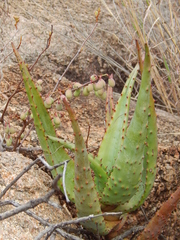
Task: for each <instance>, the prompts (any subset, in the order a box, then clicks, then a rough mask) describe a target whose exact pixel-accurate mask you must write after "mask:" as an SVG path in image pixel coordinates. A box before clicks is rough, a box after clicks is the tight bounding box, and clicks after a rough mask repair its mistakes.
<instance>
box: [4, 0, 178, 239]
mask: <svg viewBox="0 0 180 240" xmlns="http://www.w3.org/2000/svg"><path fill="white" fill-rule="evenodd" d="M32 2H33V3H32ZM52 2H53V3H52ZM107 2H108V1H107ZM109 2H110V1H109ZM72 5H73V6H74V7H73V11H72V8H71V6H72ZM99 5H100V7H101V11H102V14H103V16H104V18H101V19H100V24H101V28H100V27H99V28H98V31H97V32H96V33H95V34H94V35H93V38H92V39H91V42H90V44H93V45H94V46H96V49H95V51H97V50H99V51H101V52H103V53H105V54H107V55H108V53H110V52H108V51H109V48H108V44H107V42H108V41H110V43H111V46H113V48H114V49H115V51H116V52H117V54H119V55H121V54H122V55H123V56H124V58H126V57H127V56H126V54H125V52H124V48H123V46H122V48H121V47H119V45H117V42H118V40H117V38H116V36H115V35H114V34H116V33H118V28H117V24H116V23H115V22H114V21H112V19H111V18H110V14H109V13H108V12H107V11H106V10H105V8H104V7H103V5H101V4H100V1H86V5H84V1H68V5H64V4H63V1H62V3H61V2H60V1H41V0H39V1H31V3H30V1H21V0H18V1H2V2H1V3H0V7H1V8H0V14H1V18H0V23H1V42H0V44H1V45H0V48H1V53H0V54H1V55H0V56H1V59H0V60H1V82H0V89H1V90H0V112H1V113H2V112H3V109H4V107H5V104H6V102H7V100H8V97H10V96H11V94H12V93H13V91H14V90H15V88H16V86H17V84H18V82H19V81H20V73H19V69H18V66H17V63H16V61H15V58H14V56H13V55H12V54H11V55H10V56H8V54H9V53H11V45H10V42H11V41H13V42H14V43H15V44H16V46H17V45H18V44H19V40H20V36H22V44H21V47H20V53H21V55H22V56H23V58H24V59H25V61H26V62H27V63H28V64H29V65H31V64H32V63H34V61H35V59H36V57H37V56H38V54H39V53H40V52H41V51H42V49H43V48H44V46H45V45H46V40H47V36H48V33H49V30H50V25H51V24H53V25H54V33H53V38H52V42H51V46H50V49H49V50H48V51H47V52H45V54H44V55H43V57H42V58H41V59H40V60H39V62H38V64H37V65H36V66H35V68H34V69H33V71H32V73H31V74H32V76H33V79H34V81H37V80H38V79H43V91H42V95H43V96H47V94H48V93H50V92H51V90H52V89H53V87H54V85H55V83H56V82H57V79H58V78H59V76H60V75H61V74H62V73H63V71H64V69H65V68H66V66H67V64H68V63H69V61H70V60H71V59H72V57H73V56H74V54H75V53H76V52H77V50H78V48H79V43H82V39H84V37H85V36H87V35H88V33H89V32H90V30H91V29H92V27H93V26H94V16H93V17H92V15H89V12H91V11H92V12H93V11H94V10H96V9H97V8H98V7H99ZM65 9H66V10H67V11H65ZM79 10H81V11H80V12H79ZM78 15H81V17H82V19H84V21H83V22H81V21H79V20H78V18H76V17H77V16H78ZM14 16H20V22H19V23H18V29H17V30H16V29H15V26H14V23H15V22H14V19H13V17H14ZM90 16H91V17H90ZM70 19H71V20H72V21H70ZM118 27H119V26H118ZM100 29H101V30H102V29H103V31H101V30H100ZM110 30H111V31H112V32H113V33H114V34H109V31H110ZM112 32H111V33H112ZM79 33H83V34H79ZM99 39H101V41H99ZM72 40H73V41H72ZM93 51H94V50H92V48H91V47H90V48H89V47H88V48H84V49H83V51H82V53H81V54H80V56H79V57H78V59H77V60H76V61H75V62H74V64H72V66H71V67H70V69H69V71H68V74H66V78H67V79H68V80H70V81H82V82H84V81H87V80H88V78H89V76H90V75H91V74H93V73H98V74H100V73H107V72H108V73H111V72H112V69H111V68H110V67H109V66H108V65H107V64H106V63H105V61H104V60H101V59H100V58H99V57H97V56H96V54H94V52H93ZM110 55H111V57H113V58H114V59H116V54H115V53H114V55H113V53H112V52H111V53H110ZM7 56H8V57H7ZM122 65H123V63H122ZM66 78H63V81H62V82H61V85H60V87H61V90H65V89H66V88H67V87H68V86H71V85H72V83H71V82H70V81H68V80H67V79H66ZM122 78H123V80H125V74H124V73H123V74H122ZM117 85H118V86H119V87H120V88H118V89H119V90H118V89H116V91H118V92H120V89H121V86H122V82H119V83H118V84H117ZM22 87H23V85H22ZM118 96H119V95H118V94H115V95H114V99H115V102H116V101H117V99H118ZM134 105H135V103H134V102H132V104H131V115H132V113H133V109H134ZM72 106H73V108H74V110H75V111H76V114H77V116H78V120H79V123H80V125H81V128H82V131H83V134H84V138H86V137H87V131H88V124H89V123H90V124H91V129H90V135H89V141H88V142H89V148H90V149H94V148H98V146H99V143H100V141H101V139H102V136H103V133H104V116H105V112H104V111H105V109H104V102H102V101H101V100H99V99H97V98H96V97H94V96H91V97H88V98H85V97H80V98H77V99H75V100H73V101H72ZM28 108H29V107H28V100H27V98H26V95H25V92H24V89H23V88H22V91H21V92H20V93H18V94H16V95H15V97H14V98H12V100H11V102H10V104H9V107H8V109H7V112H6V114H5V121H6V122H7V123H10V124H12V125H13V126H14V127H15V128H16V131H17V132H18V131H19V130H20V129H21V127H22V121H20V119H19V115H20V113H21V112H22V111H27V110H28ZM156 113H157V125H158V160H157V175H156V180H155V183H154V187H153V189H152V191H151V194H150V196H149V197H148V199H147V200H146V201H145V203H144V205H143V208H144V211H145V213H146V216H147V218H148V219H151V218H152V216H154V214H155V212H156V211H157V210H158V209H159V208H160V206H161V205H162V203H163V202H164V201H166V200H167V199H168V198H169V196H170V195H171V193H173V192H174V191H175V190H176V189H177V187H178V186H179V185H180V171H179V169H180V117H179V116H176V115H171V114H169V113H167V112H165V111H162V110H160V109H156ZM61 122H62V126H61V128H60V129H59V130H58V131H57V134H58V135H59V136H60V137H62V138H64V139H69V140H70V141H73V135H72V129H71V123H70V121H69V120H68V116H67V113H66V112H62V115H61ZM0 133H1V134H2V133H3V126H2V124H0ZM2 136H3V134H2ZM15 136H16V134H15ZM38 146H39V144H38V139H37V136H36V133H35V130H34V129H33V130H32V131H31V133H30V135H29V136H28V137H27V140H26V141H25V142H24V143H23V147H24V148H26V149H29V148H31V147H38ZM40 153H41V151H32V152H27V151H26V150H25V151H23V154H24V155H25V156H26V157H28V158H29V159H27V158H23V156H21V155H18V154H17V153H10V152H6V153H1V154H0V157H1V161H0V172H1V173H0V186H1V189H3V188H4V187H5V185H7V183H8V182H9V181H10V180H11V179H12V178H14V177H15V175H16V174H17V173H18V172H19V171H20V169H22V167H23V166H25V165H26V163H27V164H29V163H30V162H31V159H35V158H36V157H37V155H38V154H40ZM17 160H18V161H17ZM9 161H10V162H9ZM19 163H20V165H21V168H18V167H19V166H18V165H19ZM15 166H16V167H15ZM17 169H18V170H17ZM30 174H32V175H27V176H26V177H25V180H24V183H23V181H22V180H21V181H20V182H18V183H17V185H16V186H15V188H13V189H12V190H11V191H10V192H9V193H8V194H7V196H6V197H7V198H6V200H8V199H14V200H17V201H19V203H22V199H24V201H28V200H29V199H31V198H34V197H38V196H39V194H41V193H43V191H48V189H49V187H50V181H51V178H50V177H49V176H48V174H47V173H45V172H43V173H42V172H40V170H39V168H38V166H36V167H35V168H34V172H33V171H31V172H30ZM34 174H35V175H34ZM38 177H39V178H38ZM31 178H33V179H34V181H33V182H32V181H30V180H32V179H31ZM34 182H37V183H38V184H39V186H35V185H33V184H34ZM23 184H24V185H23ZM15 192H16V194H15ZM31 194H32V195H31ZM59 199H60V204H61V205H63V210H58V211H59V212H58V211H56V214H54V211H53V208H48V209H46V207H44V206H42V207H41V208H40V210H37V213H42V214H41V216H42V215H43V216H44V217H45V218H49V221H55V222H56V221H61V219H63V220H68V219H70V218H71V217H75V216H76V212H75V209H74V206H73V205H72V204H71V205H68V204H66V203H65V200H64V197H63V196H62V195H59ZM59 199H58V198H55V199H53V201H55V202H56V203H59ZM68 209H69V210H68ZM44 210H45V212H44ZM1 211H4V209H1ZM62 212H63V213H62ZM69 213H70V214H71V216H69ZM51 214H52V215H51ZM54 215H57V216H54ZM60 218H61V219H60ZM24 219H26V220H24ZM2 223H3V224H2V225H1V226H0V232H1V235H0V239H2V240H10V239H29V240H30V239H34V238H35V236H37V234H38V232H39V231H41V230H42V229H43V227H42V226H40V224H39V223H38V222H37V221H34V220H33V221H32V219H30V218H29V217H28V218H27V216H26V215H25V214H24V215H17V218H14V217H13V218H10V219H8V220H5V221H4V222H2ZM144 224H146V220H145V217H144V215H143V213H142V211H140V210H137V211H136V212H134V213H132V214H130V216H129V217H128V219H127V222H126V224H125V226H124V227H123V229H122V232H124V231H125V230H127V229H129V228H131V227H132V226H137V225H144ZM12 229H14V230H12ZM2 233H3V234H4V235H2ZM162 235H163V236H164V239H167V240H178V239H180V203H179V204H178V206H177V209H176V210H175V211H174V212H173V213H172V215H171V217H170V218H169V219H168V220H167V225H166V227H164V229H163V231H162ZM79 236H81V237H83V238H84V239H85V237H86V238H87V235H79ZM56 239H58V238H56ZM60 239H61V238H60ZM129 239H130V237H129ZM160 239H163V238H162V237H161V238H160Z"/></svg>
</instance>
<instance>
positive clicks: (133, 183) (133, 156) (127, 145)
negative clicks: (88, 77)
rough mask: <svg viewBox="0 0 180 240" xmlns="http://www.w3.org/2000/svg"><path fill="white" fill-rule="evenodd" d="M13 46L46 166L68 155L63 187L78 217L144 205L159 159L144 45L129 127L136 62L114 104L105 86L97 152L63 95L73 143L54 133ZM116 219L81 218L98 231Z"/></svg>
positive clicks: (104, 231)
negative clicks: (103, 125) (87, 142)
mask: <svg viewBox="0 0 180 240" xmlns="http://www.w3.org/2000/svg"><path fill="white" fill-rule="evenodd" d="M12 46H13V50H14V53H15V55H16V58H17V61H18V63H19V67H20V70H21V73H22V77H23V80H24V84H25V88H26V92H27V95H28V99H29V103H30V107H31V111H32V114H33V118H34V124H35V127H36V132H37V135H38V138H39V142H40V144H41V147H42V149H43V151H44V156H45V158H46V160H47V161H48V163H49V164H50V165H54V164H57V163H59V162H63V161H65V160H68V159H69V160H70V161H69V163H68V167H67V171H66V182H65V183H66V191H67V195H68V197H69V199H70V200H71V201H72V202H74V203H75V205H76V208H77V214H78V216H79V217H82V216H88V215H90V214H100V213H103V212H105V211H114V212H116V211H122V212H123V213H128V212H131V211H133V210H135V209H136V208H138V207H139V206H140V205H142V204H143V202H144V201H145V199H146V198H147V196H148V194H149V192H150V190H151V188H152V185H153V182H154V179H155V174H156V159H157V128H156V114H155V109H154V101H153V97H152V92H151V83H150V82H151V77H150V68H151V63H150V53H149V48H148V46H147V44H145V60H144V64H143V72H142V79H141V87H140V90H139V96H138V100H137V104H136V109H135V112H134V115H133V118H132V120H131V122H130V124H129V126H128V114H129V105H130V97H131V93H132V89H133V85H134V82H135V78H136V75H137V73H138V69H139V67H138V65H137V66H136V67H135V68H134V69H133V71H132V73H131V74H130V76H129V78H128V80H127V82H126V84H125V86H124V89H123V91H122V93H121V96H120V99H119V100H118V102H117V104H116V106H115V108H114V105H113V101H112V88H111V87H110V86H109V87H108V91H107V100H106V131H105V134H104V137H103V140H102V142H101V145H100V148H99V151H98V154H97V156H96V157H94V156H93V155H92V154H91V153H88V151H87V149H86V145H85V142H84V139H83V137H82V133H81V130H80V128H79V125H78V120H77V118H76V116H75V113H74V111H73V109H72V108H71V106H70V103H69V102H68V100H67V98H66V97H65V96H64V95H62V97H61V98H62V101H63V103H64V105H65V107H66V110H67V112H68V114H69V118H70V120H71V122H72V128H73V131H74V137H75V144H72V143H70V142H65V141H63V140H62V139H58V138H57V137H56V133H55V129H54V126H53V123H52V122H51V118H50V116H49V113H48V111H47V109H46V107H45V106H44V103H43V100H42V98H41V96H40V94H39V92H38V90H37V87H36V86H35V84H34V82H33V80H32V79H31V76H30V74H29V72H28V69H27V67H26V65H25V63H24V62H23V61H22V59H21V57H20V55H19V53H18V51H17V50H16V49H15V47H14V45H13V44H12ZM141 68H142V65H141ZM66 148H69V149H71V150H72V151H73V152H74V154H75V159H74V160H73V159H71V158H70V156H69V155H68V154H67V152H66V150H65V149H66ZM62 171H63V167H59V168H57V169H56V170H54V171H53V176H54V177H55V176H56V175H57V174H58V173H62ZM92 171H93V172H94V174H93V177H92ZM59 187H60V188H61V190H62V191H63V187H62V182H59ZM116 220H117V219H115V220H113V221H109V219H106V218H104V217H103V216H100V217H98V218H94V219H91V220H89V221H88V222H86V223H83V226H84V227H86V228H87V229H89V230H91V231H93V232H98V233H99V234H100V235H107V234H108V233H109V232H110V231H111V230H112V229H113V228H114V226H116V225H117V223H118V221H116Z"/></svg>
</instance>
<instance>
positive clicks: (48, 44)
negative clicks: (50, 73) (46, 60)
mask: <svg viewBox="0 0 180 240" xmlns="http://www.w3.org/2000/svg"><path fill="white" fill-rule="evenodd" d="M52 34H53V25H51V32H50V33H49V38H48V39H47V44H46V47H45V49H44V50H43V51H42V52H41V53H40V54H39V56H38V57H37V59H36V61H35V63H34V64H33V65H32V66H31V67H30V68H29V71H31V70H32V69H33V68H34V66H35V65H36V63H37V62H38V61H39V58H40V57H41V56H42V54H43V53H44V52H45V51H46V50H47V49H48V48H49V46H50V43H51V38H52Z"/></svg>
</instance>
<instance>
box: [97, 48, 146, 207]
mask: <svg viewBox="0 0 180 240" xmlns="http://www.w3.org/2000/svg"><path fill="white" fill-rule="evenodd" d="M145 51H146V55H145V61H144V69H143V74H142V81H141V87H140V91H139V96H138V100H137V104H136V109H135V112H134V116H133V118H132V120H131V123H130V125H129V127H128V129H127V131H126V134H125V135H124V142H123V146H122V148H121V150H120V151H119V153H118V157H117V159H116V160H115V163H114V168H113V171H112V173H111V175H110V177H109V180H108V182H107V184H106V187H105V189H104V192H103V197H102V202H103V203H104V204H107V205H109V204H118V205H123V204H125V203H128V202H129V200H130V199H131V198H132V197H133V196H134V195H135V194H136V193H137V192H139V198H141V196H142V189H141V188H140V185H141V179H142V175H143V169H144V158H145V146H146V144H148V143H146V142H147V141H148V139H147V128H148V114H149V102H150V80H151V78H150V67H151V64H150V55H149V48H148V46H147V45H145Z"/></svg>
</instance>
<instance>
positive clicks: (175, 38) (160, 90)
mask: <svg viewBox="0 0 180 240" xmlns="http://www.w3.org/2000/svg"><path fill="white" fill-rule="evenodd" d="M101 1H102V3H103V4H104V6H105V7H106V9H107V11H109V13H110V14H111V15H112V17H113V18H114V19H115V21H116V22H117V24H118V25H119V26H123V27H121V33H122V31H124V34H123V38H122V39H119V42H121V44H123V45H124V47H125V48H126V49H127V51H128V50H129V47H130V42H131V40H132V39H135V38H136V39H138V41H139V42H140V45H141V46H142V47H143V46H144V42H145V41H148V43H149V45H150V47H151V54H152V66H153V67H152V79H153V82H154V88H153V94H154V96H155V98H156V99H157V98H158V99H159V103H160V105H164V106H165V107H166V110H167V111H169V112H171V113H172V112H174V111H175V112H179V113H180V77H179V73H180V16H179V12H180V1H176V0H171V1H170V0H169V1H132V0H122V1H113V4H114V11H113V12H112V10H110V9H109V7H108V5H107V4H106V2H105V1H104V0H101ZM124 36H126V37H124ZM135 55H136V53H135V52H134V51H133V53H132V56H135ZM131 59H133V57H132V58H131ZM126 66H127V67H128V68H129V62H127V64H126Z"/></svg>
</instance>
